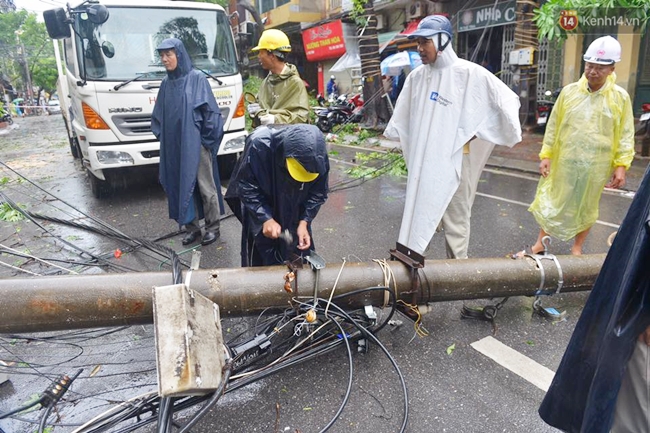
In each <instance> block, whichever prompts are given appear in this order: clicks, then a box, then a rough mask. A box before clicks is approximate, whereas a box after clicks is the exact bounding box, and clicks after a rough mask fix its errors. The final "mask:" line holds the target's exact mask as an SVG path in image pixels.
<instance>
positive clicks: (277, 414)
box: [0, 116, 642, 433]
mask: <svg viewBox="0 0 650 433" xmlns="http://www.w3.org/2000/svg"><path fill="white" fill-rule="evenodd" d="M18 124H19V125H20V126H21V128H20V129H19V130H15V131H12V134H13V135H12V137H11V138H8V137H9V136H8V135H7V136H0V160H2V161H3V162H5V163H6V164H7V165H9V166H10V167H12V168H14V169H15V170H17V171H19V172H21V173H23V174H24V175H25V176H26V177H28V178H29V179H32V180H33V181H35V182H36V183H38V184H40V185H42V186H43V187H44V189H45V190H47V191H49V192H52V193H53V194H55V195H56V196H57V197H59V198H61V199H63V200H64V201H66V202H67V203H69V204H71V205H72V207H74V208H77V209H79V210H81V211H83V212H84V213H86V214H88V215H93V216H96V217H98V218H99V219H101V220H102V221H106V222H108V223H109V224H111V225H112V226H114V227H116V228H118V229H119V230H121V231H122V232H124V233H127V234H129V235H130V236H133V237H143V238H148V239H153V238H157V237H160V236H163V235H167V234H170V233H173V232H175V231H176V230H177V227H176V226H175V223H173V222H172V221H170V220H168V219H167V218H166V215H167V212H166V201H165V196H164V193H163V192H162V190H161V189H160V187H159V186H158V185H157V184H156V182H155V178H154V177H150V178H149V179H143V180H140V181H138V182H137V184H136V185H134V186H132V187H131V188H129V189H127V190H123V191H119V192H118V193H116V194H115V195H114V196H113V197H110V198H109V199H106V200H97V199H95V198H94V197H93V196H92V194H91V192H90V188H89V185H88V183H87V182H88V181H87V179H86V177H85V173H84V172H83V170H82V169H81V167H80V165H79V163H78V162H77V161H73V160H72V157H71V156H70V154H69V151H68V150H67V143H66V141H65V137H64V131H63V129H62V125H61V122H60V118H55V117H53V116H52V117H42V118H26V119H18ZM19 134H20V135H19ZM44 136H46V137H45V138H44ZM16 137H18V139H17V138H16ZM337 152H338V153H337V155H336V157H335V158H333V161H332V173H331V183H332V185H337V184H339V182H344V181H347V180H349V177H348V175H347V174H346V170H347V169H348V168H349V166H350V165H349V163H350V161H351V159H352V157H353V154H354V152H355V151H354V150H352V151H351V150H349V149H347V148H343V147H339V148H337ZM514 165H516V167H514V168H515V169H514V170H513V169H512V168H513V162H512V161H505V162H504V161H502V160H500V159H499V158H493V159H492V160H491V161H490V163H489V166H488V169H487V170H486V171H485V172H484V173H483V176H482V180H481V183H480V184H479V194H478V196H477V197H476V201H475V203H474V207H473V216H472V237H471V242H470V257H503V256H505V255H506V254H507V253H510V252H514V251H516V250H518V249H521V247H522V246H524V245H529V244H530V243H531V242H532V241H533V240H534V238H535V235H536V232H537V227H536V224H535V222H534V220H533V218H532V216H531V215H530V214H529V213H528V212H527V211H526V204H527V203H529V202H530V201H531V200H532V198H533V196H534V191H535V186H536V176H535V175H534V174H532V173H531V171H534V166H535V164H530V163H528V164H525V163H522V164H518V165H517V164H514ZM506 166H507V167H510V168H507V167H506ZM641 172H642V167H638V168H637V169H636V172H635V174H634V176H635V177H633V178H632V179H631V182H630V184H631V185H634V182H636V184H638V180H639V178H640V175H639V173H641ZM5 176H13V173H12V172H10V171H7V169H6V168H5V167H2V168H1V171H0V178H2V177H5ZM405 185H406V181H405V179H403V178H395V177H388V176H383V177H381V178H378V179H373V180H370V181H368V182H365V183H363V184H362V185H360V186H357V187H354V188H349V189H344V190H340V191H337V192H333V193H332V194H331V195H330V198H329V200H328V202H327V203H326V205H325V206H323V208H322V209H321V212H320V214H319V216H318V218H317V219H316V221H315V222H314V226H313V229H314V238H315V241H316V245H317V247H318V252H319V254H320V255H321V256H322V257H323V258H325V259H326V261H327V262H328V266H336V267H338V266H340V263H341V261H342V258H344V257H345V258H346V260H349V261H369V260H371V259H376V258H387V257H388V250H389V249H390V248H392V247H394V244H395V240H396V238H397V233H398V230H399V224H400V220H401V210H402V204H403V200H404V189H405ZM2 189H3V192H4V193H6V194H7V195H10V196H12V197H13V199H14V200H15V201H16V202H18V203H21V204H26V205H28V206H31V208H32V209H39V210H44V211H45V210H48V209H50V208H51V207H52V206H51V204H52V203H53V202H56V200H52V199H51V198H50V199H46V198H44V197H45V194H44V193H42V192H39V191H37V190H34V189H32V188H31V187H30V188H28V187H26V186H25V182H22V183H21V184H20V185H17V184H15V183H11V184H8V185H6V184H5V185H4V186H2ZM630 201H631V200H630V198H629V197H627V196H623V195H620V194H610V193H607V194H604V195H603V198H602V201H601V216H600V221H602V223H599V224H597V225H596V226H594V228H593V230H592V233H591V234H590V237H589V238H588V240H587V243H586V245H585V252H586V253H588V254H589V253H602V252H606V251H607V243H606V240H607V237H608V236H609V235H610V234H611V233H612V232H613V231H615V230H616V228H615V225H617V224H620V222H621V220H622V218H623V217H624V215H625V212H626V210H627V207H628V206H629V203H630ZM57 206H59V207H58V209H60V208H61V207H64V206H60V205H58V204H57ZM60 212H63V211H60ZM64 213H65V214H67V215H69V216H70V218H74V219H76V220H80V221H88V218H87V217H86V216H79V215H77V214H74V215H73V212H72V211H70V210H66V211H65V212H64ZM53 230H56V231H60V233H62V235H63V238H64V239H67V240H68V241H70V242H71V243H74V244H77V245H81V246H83V248H87V249H91V250H92V251H95V252H97V253H98V254H99V253H110V252H111V251H112V250H113V249H114V248H115V246H114V244H113V243H111V242H110V241H107V240H106V239H104V238H103V237H102V236H99V235H95V234H87V233H85V232H83V231H78V230H73V229H69V228H64V229H61V228H53ZM239 231H240V225H239V223H238V222H237V221H236V219H234V218H232V217H231V218H226V219H225V220H223V222H222V230H221V238H220V240H219V241H218V242H217V243H216V244H213V245H210V246H208V247H204V248H202V260H201V267H203V268H220V267H236V266H238V264H239V257H238V255H239V233H240V232H239ZM0 236H1V237H0V239H1V240H2V241H1V243H2V244H11V245H13V248H19V247H22V246H29V247H30V250H31V251H32V253H33V254H35V255H38V254H40V251H47V252H48V254H56V253H58V254H69V253H66V248H63V247H62V246H61V245H58V244H57V243H56V242H52V241H51V240H49V241H48V239H43V236H40V235H39V230H38V229H36V228H34V227H25V228H23V229H21V231H17V230H16V225H15V224H7V223H4V222H0ZM180 239H181V236H180V235H176V236H174V237H171V238H169V239H166V240H164V241H162V242H163V243H164V244H165V245H166V246H169V247H171V248H173V249H175V250H176V251H179V252H182V253H183V254H182V257H185V258H188V253H187V252H185V249H184V248H183V247H182V246H181V243H180ZM52 243H54V244H55V245H56V246H52V245H51V244H52ZM569 248H570V244H568V243H562V242H556V243H554V244H553V246H552V251H553V252H554V253H556V254H567V253H568V252H569ZM427 258H430V259H436V258H444V247H443V244H442V239H441V237H440V236H436V237H434V240H433V242H432V244H431V246H430V248H429V251H428V252H427ZM120 260H121V262H120V263H121V264H125V265H126V266H128V267H132V268H133V269H140V270H144V269H147V270H161V271H166V270H168V269H169V268H168V266H167V264H165V263H164V261H163V260H161V259H160V258H157V257H140V256H139V255H138V254H133V255H131V254H127V255H126V256H124V257H123V258H122V259H120ZM2 261H4V262H8V261H9V260H7V259H6V256H5V255H3V256H2ZM17 264H18V263H17ZM30 269H34V268H33V267H32V268H30ZM94 272H99V270H95V271H94ZM15 274H16V272H15V271H12V270H11V269H7V268H4V267H3V268H2V269H0V276H2V277H5V278H8V277H16V275H15ZM170 280H171V277H170ZM586 297H587V294H586V293H575V294H566V295H565V294H560V295H557V296H555V297H553V298H552V299H549V300H548V301H547V304H548V305H553V306H554V307H556V308H557V309H558V310H560V311H563V310H565V311H566V312H567V320H566V321H564V322H560V323H551V322H549V321H547V320H545V319H543V318H541V317H539V316H536V315H533V314H532V308H531V306H532V299H531V298H525V297H521V298H513V299H511V300H509V302H508V303H507V304H505V306H504V307H503V308H502V309H501V310H500V311H499V314H498V317H497V320H496V323H495V326H492V325H491V324H490V323H488V322H481V321H471V320H462V319H460V309H461V307H462V305H463V303H462V302H451V303H441V304H435V305H432V306H431V311H430V312H428V313H426V314H425V316H424V326H425V327H426V329H427V330H428V331H429V333H430V335H429V336H428V337H425V338H420V337H417V336H415V333H414V329H413V326H412V322H409V321H408V319H406V318H404V317H398V319H399V320H400V321H401V322H402V324H401V325H399V326H389V327H387V328H385V329H384V330H382V331H381V332H380V333H379V334H378V337H379V338H380V340H381V341H382V343H383V344H384V345H385V347H386V348H387V350H388V351H389V352H390V354H391V355H392V356H393V357H394V359H395V361H396V363H397V365H398V366H399V368H400V371H401V373H402V374H403V376H404V379H405V382H406V386H407V388H408V404H409V408H408V416H409V420H408V427H407V428H406V431H407V432H454V433H455V432H460V433H465V432H467V433H473V432H553V431H556V430H554V429H553V428H551V427H549V426H547V425H545V424H544V423H543V422H542V421H541V420H540V418H539V416H538V415H537V408H538V406H539V404H540V402H541V400H542V398H543V396H544V391H543V390H541V389H539V388H538V387H536V386H535V385H533V384H532V383H530V382H529V381H527V380H526V379H524V378H522V377H519V376H517V375H516V374H514V373H513V372H511V371H509V370H507V369H505V368H504V367H502V366H500V365H498V364H497V363H495V362H494V361H492V360H491V359H489V358H487V357H486V356H484V355H483V354H481V353H479V352H478V351H477V350H475V349H474V348H473V347H472V346H471V344H472V343H474V342H476V341H478V340H481V339H483V338H485V337H488V336H492V337H494V338H496V339H497V340H499V341H500V342H502V343H503V344H505V345H507V346H509V347H510V348H512V349H514V350H516V351H518V352H520V353H521V354H523V355H525V356H527V357H529V358H531V359H532V360H534V361H535V362H537V363H539V364H541V365H542V366H545V367H547V368H549V369H551V370H555V368H556V367H557V365H558V364H559V362H560V359H561V357H562V354H563V351H564V348H565V347H566V344H567V342H568V340H569V338H570V335H571V332H572V330H573V327H574V326H575V322H576V320H577V319H578V317H579V314H580V311H581V308H582V305H583V304H584V301H585V299H586ZM488 302H490V301H476V302H472V303H471V304H472V305H477V304H480V305H482V304H485V303H488ZM248 326H250V325H249V323H248V322H247V319H230V320H229V321H227V322H226V323H225V324H224V327H225V328H226V330H227V331H229V332H233V333H234V332H236V331H237V330H239V329H245V328H247V327H248ZM94 337H95V338H93V339H90V340H87V341H84V342H83V344H82V343H79V346H81V347H84V350H82V352H83V353H82V354H80V355H76V354H75V355H74V356H73V355H72V354H70V356H66V355H67V352H66V350H70V351H71V353H72V352H73V349H72V348H70V347H69V346H65V347H66V349H65V350H64V349H61V348H60V347H58V346H56V345H55V344H53V343H46V342H42V343H41V344H42V346H41V348H39V347H38V346H34V345H32V346H30V347H29V351H27V349H25V352H24V358H23V359H24V361H25V363H27V364H30V365H37V367H36V369H39V370H47V371H48V372H50V373H51V372H52V371H58V372H61V369H64V371H65V372H68V373H69V372H71V371H72V369H74V368H85V370H84V373H83V374H82V376H81V378H80V380H79V382H78V386H77V388H74V391H75V392H77V393H78V395H83V396H86V397H88V396H90V395H91V394H96V393H98V392H104V391H105V392H107V394H105V395H104V394H102V395H103V397H101V398H103V399H110V400H113V399H114V400H120V399H125V398H128V396H129V395H134V394H138V393H140V392H143V391H145V390H147V389H155V380H156V377H155V376H156V375H155V352H154V349H153V330H152V327H150V326H148V327H133V328H127V329H124V330H120V331H119V332H116V333H113V334H110V335H105V336H101V337H100V336H94ZM77 338H79V337H77ZM10 341H11V340H10V339H9V338H8V337H5V338H3V344H2V346H0V354H2V356H0V359H7V358H8V357H10V356H11V355H12V354H15V353H17V351H18V349H19V348H23V349H24V348H25V347H24V346H22V345H20V344H17V345H16V346H12V345H10V344H9V342H10ZM48 344H49V345H48ZM14 347H15V348H14ZM61 347H63V346H61ZM451 347H453V350H451ZM57 351H58V352H57ZM53 353H60V355H58V357H57V358H55V356H54V355H53ZM36 360H38V361H44V360H47V361H48V362H36ZM353 364H354V376H353V383H352V394H351V397H350V402H349V403H348V405H347V406H346V408H345V410H344V412H343V414H342V416H341V418H340V419H339V420H338V422H337V423H336V424H335V425H334V426H333V427H332V428H331V429H330V430H329V431H331V432H369V431H372V432H377V433H384V432H396V431H399V427H400V425H401V423H402V417H403V416H404V401H403V398H402V394H401V385H400V383H399V381H398V379H397V375H396V374H395V370H394V369H393V367H392V365H391V364H390V362H389V361H388V359H387V357H386V356H385V355H384V354H383V353H382V352H381V351H380V350H379V349H378V348H377V347H376V346H373V347H372V348H371V350H370V352H369V353H367V354H355V355H354V358H353ZM52 365H55V366H58V369H52V368H51V366H52ZM48 366H49V367H48ZM97 366H99V367H97ZM93 367H95V368H99V373H96V374H95V375H92V377H91V373H90V371H91V370H93V371H94V369H93ZM48 368H49V369H48ZM347 369H348V366H347V358H346V356H345V354H344V351H342V350H339V351H337V352H334V353H331V354H328V355H325V356H323V357H321V358H317V359H315V360H313V361H310V362H308V363H305V364H301V365H299V366H297V367H293V368H291V369H288V370H285V371H283V372H281V373H279V374H277V375H275V376H272V377H270V378H267V379H263V380H262V381H260V382H257V383H255V384H253V385H251V386H249V387H247V388H244V389H242V390H238V391H236V392H233V393H232V394H228V395H227V396H226V397H224V398H223V399H222V400H221V401H220V403H219V404H218V405H217V406H216V407H215V408H214V409H213V410H212V411H211V413H210V414H209V415H208V416H206V417H205V418H204V419H203V420H202V421H201V423H199V424H198V425H197V426H196V427H195V428H194V429H193V430H192V431H193V432H195V433H208V432H246V433H248V432H292V433H293V432H296V431H299V432H303V433H306V432H317V431H320V429H321V428H323V427H324V426H325V425H326V424H327V423H328V422H329V420H330V418H331V417H332V416H333V414H334V413H335V412H336V410H337V408H338V405H339V404H340V402H341V399H342V396H343V394H344V393H345V389H346V384H347V380H348V376H347ZM125 372H126V373H128V374H122V375H121V376H120V373H125ZM32 373H33V372H32ZM114 374H115V376H114ZM102 378H103V380H102ZM42 384H43V379H42V378H38V377H37V376H35V375H33V374H27V375H20V374H14V375H12V377H11V383H5V384H4V385H0V407H1V408H2V409H0V411H3V410H5V409H8V408H13V407H16V406H18V405H20V404H22V403H24V402H25V401H26V400H27V398H28V397H29V395H31V394H33V393H35V392H39V391H38V390H39V389H42V388H43V385H42ZM98 390H99V391H98ZM111 391H112V392H113V393H114V394H115V397H114V398H113V397H110V398H109V396H111V395H112V394H109V393H110V392H111ZM87 400H90V401H91V402H92V403H87V404H86V403H84V400H83V399H82V400H80V402H79V403H77V404H76V405H75V406H71V405H68V406H65V407H64V408H63V409H62V410H61V415H62V416H61V419H60V422H61V423H63V424H66V423H68V424H71V423H79V422H80V421H81V420H87V419H88V418H89V417H90V415H91V414H94V413H97V411H98V407H103V408H106V407H107V406H106V401H105V400H102V404H99V403H97V401H96V400H93V399H92V398H91V397H88V398H87ZM34 417H35V415H34V416H31V418H32V419H33V418H34ZM25 418H28V416H25ZM0 428H2V429H3V430H5V431H6V432H14V431H15V432H32V431H34V430H35V428H34V426H30V425H29V424H26V423H23V422H16V421H12V422H9V421H0ZM53 431H54V432H59V431H61V432H64V431H72V427H70V426H60V427H56V428H55V429H54V430H53ZM142 431H155V429H143V430H142Z"/></svg>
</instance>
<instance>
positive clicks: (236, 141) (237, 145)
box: [223, 135, 246, 151]
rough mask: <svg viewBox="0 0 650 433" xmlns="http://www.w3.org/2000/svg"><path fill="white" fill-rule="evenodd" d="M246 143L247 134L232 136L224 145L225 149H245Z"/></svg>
mask: <svg viewBox="0 0 650 433" xmlns="http://www.w3.org/2000/svg"><path fill="white" fill-rule="evenodd" d="M245 143H246V136H245V135H240V136H239V137H235V138H232V139H230V140H228V141H226V142H225V143H224V145H223V150H224V151H232V150H235V151H241V150H243V149H244V144H245Z"/></svg>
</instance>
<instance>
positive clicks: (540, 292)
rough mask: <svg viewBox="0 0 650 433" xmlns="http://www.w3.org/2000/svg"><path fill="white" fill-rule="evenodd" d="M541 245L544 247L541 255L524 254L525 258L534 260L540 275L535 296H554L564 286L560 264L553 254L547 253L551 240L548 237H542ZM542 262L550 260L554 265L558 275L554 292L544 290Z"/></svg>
mask: <svg viewBox="0 0 650 433" xmlns="http://www.w3.org/2000/svg"><path fill="white" fill-rule="evenodd" d="M542 245H544V251H543V252H542V254H526V257H530V258H531V259H533V260H535V263H536V264H537V268H538V269H539V273H540V282H539V288H538V289H537V292H535V296H539V295H555V294H558V293H560V290H562V287H563V286H564V274H563V273H562V266H560V262H559V261H558V259H557V257H555V254H551V253H549V251H548V250H549V247H550V246H551V238H550V237H549V236H544V237H543V238H542ZM542 260H552V261H553V263H555V267H556V268H557V274H558V279H557V287H556V289H555V291H553V290H544V286H545V285H546V272H545V271H544V266H543V265H542Z"/></svg>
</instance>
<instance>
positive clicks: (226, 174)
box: [217, 153, 237, 180]
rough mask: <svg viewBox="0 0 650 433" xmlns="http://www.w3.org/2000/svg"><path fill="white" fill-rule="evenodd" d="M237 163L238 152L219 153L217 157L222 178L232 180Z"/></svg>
mask: <svg viewBox="0 0 650 433" xmlns="http://www.w3.org/2000/svg"><path fill="white" fill-rule="evenodd" d="M235 164H237V154H236V153H229V154H228V155H219V156H218V157H217V166H218V167H219V177H220V178H221V179H220V180H230V176H232V172H233V170H234V169H235Z"/></svg>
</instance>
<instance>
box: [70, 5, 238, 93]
mask: <svg viewBox="0 0 650 433" xmlns="http://www.w3.org/2000/svg"><path fill="white" fill-rule="evenodd" d="M109 11H110V18H109V20H108V21H106V22H105V23H104V24H101V25H96V24H93V23H91V22H90V21H89V20H87V19H83V18H84V16H83V14H80V15H77V16H76V23H75V24H76V28H77V29H78V31H79V34H78V35H77V36H76V38H75V39H76V44H77V53H78V55H79V56H80V58H79V64H80V65H83V62H84V61H85V65H86V79H88V80H102V81H122V80H127V79H130V78H133V77H135V76H136V75H138V74H142V73H147V72H149V74H148V76H149V77H150V78H149V79H160V78H162V77H164V76H165V75H166V74H165V72H164V68H163V66H162V63H161V62H160V57H159V56H158V52H157V51H156V47H157V46H158V44H160V42H162V41H163V39H166V38H178V39H180V40H181V41H183V44H184V45H185V48H186V49H187V52H188V53H189V55H190V57H191V58H192V62H193V63H194V65H195V66H196V67H198V68H200V69H203V70H204V71H206V72H208V73H210V74H211V75H214V76H224V75H233V74H236V73H237V57H236V54H235V49H234V43H233V38H232V33H231V30H230V24H229V23H228V20H227V17H226V14H225V13H224V12H223V11H215V10H201V9H173V8H164V9H163V8H149V7H148V8H146V9H144V8H138V7H109ZM81 53H83V57H84V58H81V55H82V54H81ZM154 71H160V72H159V73H157V74H156V73H154Z"/></svg>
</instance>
